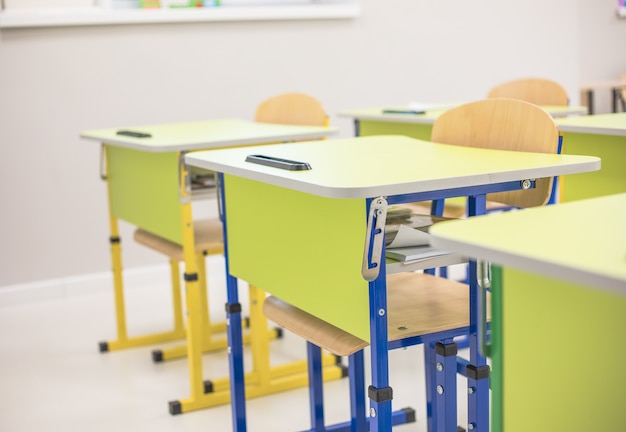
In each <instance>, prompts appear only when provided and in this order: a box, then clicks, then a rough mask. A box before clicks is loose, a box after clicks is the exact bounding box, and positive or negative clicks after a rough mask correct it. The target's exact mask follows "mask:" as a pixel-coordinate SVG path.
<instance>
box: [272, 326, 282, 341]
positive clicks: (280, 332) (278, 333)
mask: <svg viewBox="0 0 626 432" xmlns="http://www.w3.org/2000/svg"><path fill="white" fill-rule="evenodd" d="M274 331H275V332H276V339H282V338H283V329H282V328H280V327H274Z"/></svg>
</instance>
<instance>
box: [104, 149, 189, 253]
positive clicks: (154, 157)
mask: <svg viewBox="0 0 626 432" xmlns="http://www.w3.org/2000/svg"><path fill="white" fill-rule="evenodd" d="M178 157H179V155H178V152H160V153H156V152H145V151H140V150H133V149H129V148H124V147H118V146H112V145H107V146H106V161H107V181H108V184H109V201H110V207H111V211H112V213H113V216H115V217H117V218H120V219H122V220H125V221H127V222H130V223H132V224H134V225H136V226H138V227H140V228H143V229H145V230H147V231H150V232H152V233H154V234H157V235H159V236H162V237H164V238H166V239H168V240H170V241H173V242H175V243H178V244H182V215H181V203H180V199H179V193H178V184H179V183H178V175H179V174H178Z"/></svg>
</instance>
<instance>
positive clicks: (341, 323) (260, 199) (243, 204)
mask: <svg viewBox="0 0 626 432" xmlns="http://www.w3.org/2000/svg"><path fill="white" fill-rule="evenodd" d="M224 187H225V189H226V196H227V197H228V199H227V200H226V215H227V220H228V225H227V226H228V245H229V252H228V253H229V255H228V259H229V264H230V272H231V274H232V275H233V276H236V277H237V278H239V279H242V280H245V281H247V282H248V283H250V284H252V285H254V286H256V287H258V288H260V289H262V290H263V291H266V292H269V293H271V294H273V295H275V296H277V297H279V298H282V299H283V300H285V301H287V302H289V303H291V304H293V305H295V306H297V307H299V308H301V309H303V310H306V311H307V312H309V313H311V314H313V315H316V316H318V317H320V318H322V319H323V320H325V321H328V322H330V323H332V324H334V325H335V326H337V327H339V328H342V329H344V330H346V331H349V332H351V333H353V334H355V335H357V336H358V337H360V338H362V339H363V340H369V318H368V317H369V314H368V310H369V300H368V284H367V282H366V281H365V280H364V279H363V277H362V276H361V262H362V259H363V247H364V239H365V231H366V206H365V201H364V200H362V199H333V198H325V197H320V196H317V195H310V194H307V193H304V192H299V191H295V190H292V189H286V188H282V187H279V186H273V185H269V184H266V183H261V182H257V181H254V180H248V179H243V178H241V177H235V176H231V175H226V176H225V180H224ZM359 220H362V221H363V223H354V221H359ZM279 242H280V243H281V244H282V245H283V246H281V247H280V248H277V247H274V245H275V244H277V243H279ZM339 287H341V289H339Z"/></svg>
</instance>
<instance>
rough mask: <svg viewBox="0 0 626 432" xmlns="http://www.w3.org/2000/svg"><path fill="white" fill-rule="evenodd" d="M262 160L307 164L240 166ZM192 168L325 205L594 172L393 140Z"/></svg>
mask: <svg viewBox="0 0 626 432" xmlns="http://www.w3.org/2000/svg"><path fill="white" fill-rule="evenodd" d="M252 154H262V155H266V156H271V157H278V158H283V159H290V160H295V161H300V162H307V163H309V164H310V165H311V167H312V169H311V170H309V171H287V170H283V169H278V168H272V167H268V166H263V165H258V164H254V163H250V162H246V161H245V159H246V156H248V155H252ZM185 159H186V162H187V164H189V165H192V166H198V167H201V168H206V169H209V170H212V171H217V172H221V173H225V174H232V175H235V176H240V177H243V178H247V179H251V180H256V181H260V182H265V183H269V184H273V185H277V186H282V187H286V188H291V189H295V190H299V191H302V192H307V193H311V194H314V195H320V196H325V197H329V198H367V197H377V196H385V195H397V194H406V193H414V192H429V191H437V190H442V189H447V188H455V187H464V186H477V185H487V184H494V183H502V182H507V181H516V180H521V179H532V178H542V177H552V176H555V175H564V174H575V173H579V172H587V171H595V170H598V169H600V159H599V158H597V157H593V156H575V155H558V154H547V153H523V152H509V151H502V150H489V149H478V148H471V147H462V146H453V145H447V144H435V143H431V142H428V141H421V140H417V139H413V138H408V137H404V136H396V135H388V136H384V135H378V136H369V137H358V138H348V139H337V140H324V141H308V142H302V143H295V144H279V145H267V146H255V147H242V148H231V149H222V150H211V151H207V152H194V153H190V154H188V155H186V156H185Z"/></svg>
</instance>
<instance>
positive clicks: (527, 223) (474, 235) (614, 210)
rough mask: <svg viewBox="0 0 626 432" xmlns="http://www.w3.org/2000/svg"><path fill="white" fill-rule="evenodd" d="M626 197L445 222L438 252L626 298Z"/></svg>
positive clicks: (436, 241)
mask: <svg viewBox="0 0 626 432" xmlns="http://www.w3.org/2000/svg"><path fill="white" fill-rule="evenodd" d="M625 221H626V194H618V195H610V196H605V197H600V198H593V199H587V200H581V201H575V202H571V203H565V204H558V205H552V206H547V207H540V208H534V209H527V210H524V211H521V212H510V213H500V214H492V215H487V216H481V217H475V218H471V219H467V220H459V221H452V222H441V223H439V224H436V225H434V226H433V227H432V228H431V230H430V233H431V234H432V235H433V239H432V243H433V245H434V246H435V247H439V248H442V249H446V250H450V251H455V252H458V253H462V254H465V255H468V256H471V257H475V258H479V259H486V260H489V261H492V262H494V263H497V264H501V265H505V266H511V267H515V268H517V269H520V270H525V271H529V272H532V273H538V274H542V275H544V276H550V277H554V278H558V279H563V280H566V281H569V282H574V283H578V284H587V285H590V286H594V287H598V288H601V289H606V290H611V291H617V292H619V293H621V294H626V223H625Z"/></svg>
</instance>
